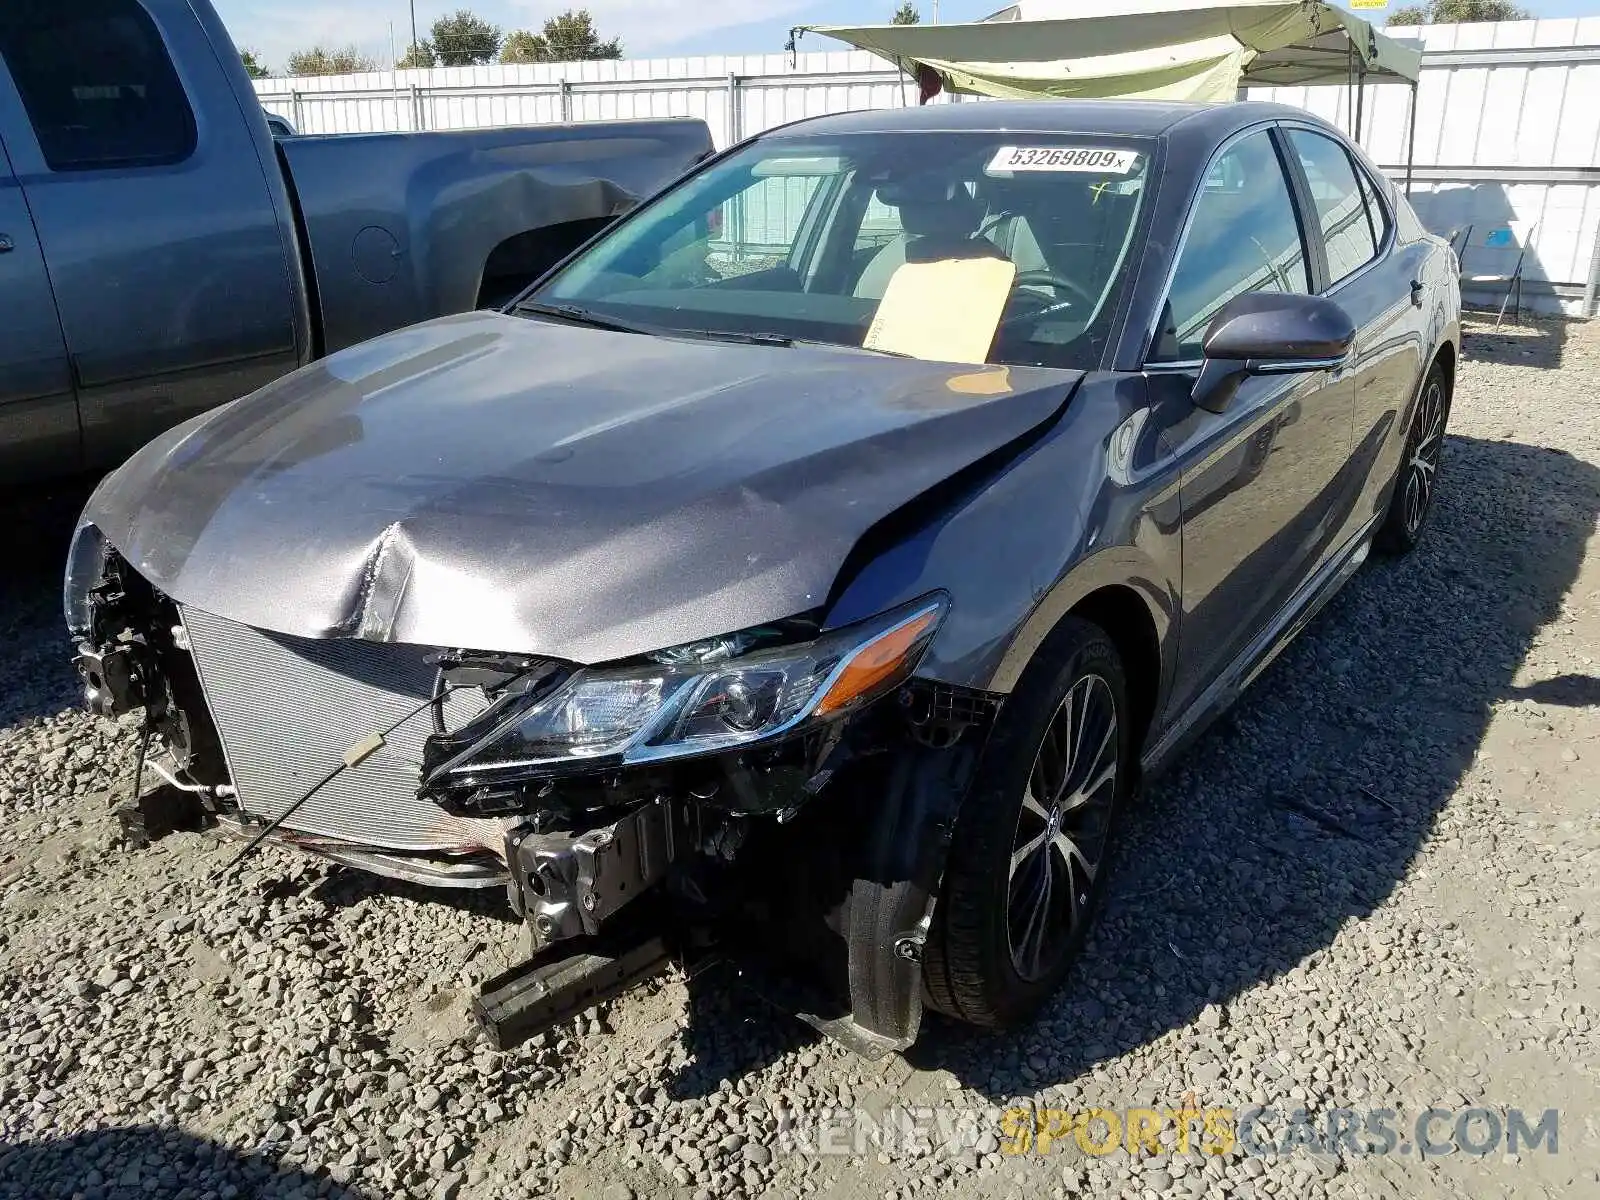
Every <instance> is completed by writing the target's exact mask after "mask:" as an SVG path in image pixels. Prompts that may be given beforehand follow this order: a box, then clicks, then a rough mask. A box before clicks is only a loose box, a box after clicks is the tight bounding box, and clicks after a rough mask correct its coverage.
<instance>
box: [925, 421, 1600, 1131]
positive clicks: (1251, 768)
mask: <svg viewBox="0 0 1600 1200" xmlns="http://www.w3.org/2000/svg"><path fill="white" fill-rule="evenodd" d="M1597 513H1600V469H1596V468H1595V467H1594V466H1593V465H1591V464H1589V463H1586V462H1584V461H1582V460H1580V459H1577V458H1575V457H1573V456H1571V455H1569V454H1566V453H1564V452H1562V451H1558V450H1551V449H1544V448H1540V447H1535V446H1528V445H1521V444H1517V443H1512V442H1502V441H1486V440H1479V439H1475V438H1466V437H1451V438H1450V439H1449V441H1448V446H1447V451H1446V460H1445V464H1444V468H1443V472H1442V490H1441V493H1440V501H1439V507H1438V509H1437V510H1436V511H1435V513H1434V514H1433V518H1432V521H1433V523H1432V525H1431V527H1430V529H1429V531H1428V536H1427V538H1426V539H1425V541H1424V543H1423V546H1422V547H1421V548H1419V549H1418V551H1417V552H1416V553H1414V554H1413V555H1411V556H1410V557H1409V558H1406V559H1403V560H1399V561H1375V562H1373V563H1372V564H1371V565H1369V566H1368V567H1367V568H1365V569H1364V570H1363V571H1361V572H1360V573H1359V574H1358V575H1357V576H1356V577H1355V578H1354V579H1353V580H1352V581H1351V583H1350V584H1349V586H1347V587H1346V588H1345V589H1344V591H1343V592H1342V593H1341V594H1340V595H1339V596H1338V597H1336V598H1335V600H1334V601H1333V602H1332V603H1330V605H1329V606H1328V608H1327V609H1325V610H1324V612H1323V613H1322V615H1320V616H1319V617H1318V618H1317V619H1316V620H1315V621H1314V622H1313V623H1312V625H1311V626H1310V627H1309V628H1308V629H1307V630H1306V632H1305V634H1304V635H1302V636H1301V637H1300V638H1299V639H1298V641H1297V642H1296V643H1295V644H1294V645H1293V646H1291V647H1290V648H1289V649H1288V650H1287V651H1285V652H1284V654H1283V656H1282V657H1281V658H1280V659H1279V660H1278V662H1276V663H1275V664H1274V665H1273V666H1272V667H1270V668H1269V669H1268V670H1267V671H1266V672H1265V673H1264V674H1263V675H1262V677H1261V678H1260V679H1259V680H1258V681H1257V682H1256V683H1255V685H1254V686H1253V687H1252V688H1251V689H1250V691H1249V693H1248V694H1247V695H1246V696H1245V697H1244V699H1243V700H1242V701H1241V702H1240V704H1239V705H1238V706H1237V708H1236V709H1235V710H1234V711H1233V713H1232V714H1230V715H1229V716H1227V717H1225V718H1224V719H1223V720H1222V721H1221V722H1220V723H1219V724H1218V725H1217V726H1215V727H1213V729H1212V731H1211V732H1210V733H1209V734H1208V735H1207V736H1206V737H1205V738H1203V739H1202V740H1201V741H1200V742H1199V743H1198V744H1197V745H1196V746H1195V747H1194V748H1193V749H1192V750H1191V751H1190V752H1189V753H1188V754H1187V755H1186V756H1185V758H1184V759H1183V760H1182V762H1181V763H1180V764H1179V765H1178V767H1177V768H1176V769H1175V771H1174V772H1173V773H1172V774H1171V775H1168V776H1166V777H1164V778H1163V779H1161V780H1159V781H1157V782H1156V783H1155V784H1154V785H1153V786H1152V787H1151V789H1150V790H1149V792H1148V794H1147V795H1146V796H1145V797H1144V799H1143V801H1142V803H1140V804H1138V805H1136V806H1135V807H1134V809H1133V811H1132V812H1130V814H1129V819H1128V820H1127V821H1126V823H1125V824H1124V826H1123V831H1122V837H1121V852H1120V856H1119V859H1118V861H1117V863H1116V864H1115V866H1114V868H1113V875H1112V878H1111V882H1110V885H1109V888H1108V892H1107V897H1106V907H1105V909H1104V911H1103V912H1102V914H1101V921H1100V924H1099V927H1098V929H1097V931H1096V933H1095V934H1094V935H1093V936H1092V937H1091V939H1090V940H1089V943H1088V946H1087V952H1086V954H1085V955H1084V956H1083V958H1082V960H1081V961H1080V962H1079V963H1078V964H1077V966H1076V967H1075V968H1074V970H1073V972H1072V973H1071V974H1070V975H1069V977H1068V980H1067V983H1066V985H1065V986H1064V987H1063V988H1062V989H1061V991H1060V992H1059V993H1058V994H1057V995H1056V996H1055V997H1054V998H1053V999H1052V1000H1051V1001H1050V1002H1049V1003H1048V1004H1047V1005H1046V1008H1045V1011H1044V1012H1043V1013H1042V1014H1041V1016H1040V1018H1039V1019H1038V1020H1037V1021H1036V1022H1034V1023H1033V1024H1032V1025H1031V1026H1029V1027H1028V1028H1026V1029H1024V1030H1023V1031H1021V1032H1020V1033H1019V1034H1015V1035H1011V1036H1006V1037H996V1036H991V1035H984V1034H980V1033H976V1032H973V1031H971V1030H968V1029H966V1028H964V1027H959V1026H956V1025H955V1024H953V1023H950V1022H944V1021H936V1022H934V1023H933V1024H934V1026H935V1027H933V1028H928V1027H925V1032H924V1036H923V1038H922V1040H921V1042H920V1043H919V1045H918V1047H917V1048H916V1049H915V1050H914V1051H913V1052H912V1054H911V1056H910V1057H911V1058H912V1061H913V1063H914V1064H915V1065H918V1066H922V1067H926V1068H944V1069H946V1070H949V1071H951V1072H953V1073H955V1074H956V1075H957V1076H958V1077H959V1078H960V1079H961V1080H962V1082H963V1083H965V1084H967V1085H968V1086H970V1087H972V1088H975V1089H977V1090H979V1091H981V1092H984V1093H986V1094H989V1095H991V1096H994V1097H1003V1096H1006V1095H1014V1094H1015V1093H1017V1092H1018V1091H1022V1090H1029V1091H1031V1090H1035V1089H1038V1088H1041V1087H1045V1086H1049V1085H1053V1084H1071V1083H1072V1082H1073V1081H1074V1080H1076V1079H1078V1078H1079V1077H1080V1076H1083V1075H1084V1074H1085V1073H1086V1072H1089V1071H1090V1070H1092V1069H1093V1068H1094V1067H1095V1065H1096V1064H1097V1063H1099V1062H1101V1061H1103V1060H1106V1059H1108V1058H1113V1057H1116V1056H1118V1055H1121V1054H1123V1053H1126V1052H1128V1051H1131V1050H1133V1049H1135V1048H1137V1047H1140V1046H1142V1045H1145V1044H1147V1043H1149V1042H1150V1041H1152V1040H1153V1039H1155V1038H1157V1037H1160V1036H1161V1035H1163V1034H1165V1033H1167V1032H1169V1031H1172V1030H1179V1029H1184V1030H1187V1034H1186V1039H1185V1042H1184V1069H1185V1076H1186V1078H1187V1080H1188V1081H1189V1083H1190V1085H1191V1086H1193V1087H1196V1088H1198V1089H1201V1090H1202V1091H1203V1090H1204V1088H1205V1087H1206V1086H1207V1085H1208V1084H1210V1083H1214V1082H1216V1081H1217V1080H1218V1079H1219V1078H1220V1077H1221V1076H1222V1074H1223V1067H1224V1064H1225V1061H1226V1057H1227V1055H1228V1053H1229V1052H1228V1051H1227V1049H1226V1047H1225V1045H1224V1042H1223V1040H1222V1039H1220V1038H1219V1037H1218V1036H1217V1030H1218V1028H1219V1027H1220V1025H1221V1024H1222V1023H1224V1022H1225V1021H1226V1020H1227V1016H1226V1005H1227V1003H1228V1001H1229V1000H1230V999H1232V998H1233V997H1235V996H1238V995H1239V994H1240V993H1242V992H1245V991H1247V990H1249V989H1251V988H1254V987H1256V986H1257V985H1259V984H1262V983H1264V982H1268V981H1271V980H1274V979H1276V978H1278V977H1280V976H1282V975H1284V974H1286V973H1288V972H1290V971H1292V970H1294V969H1295V968H1296V967H1297V966H1300V965H1301V964H1305V963H1307V962H1308V961H1310V960H1313V959H1314V958H1315V956H1317V955H1318V954H1319V953H1320V952H1321V951H1323V950H1324V949H1325V948H1326V947H1328V946H1329V944H1330V943H1331V942H1332V941H1333V939H1334V938H1335V936H1336V935H1337V934H1338V933H1339V932H1340V930H1341V929H1342V928H1343V927H1344V926H1345V925H1346V924H1348V923H1350V922H1351V921H1359V920H1361V919H1362V918H1364V917H1366V916H1368V915H1369V914H1370V913H1371V912H1372V911H1373V910H1374V908H1376V907H1377V906H1378V905H1380V904H1381V903H1382V902H1383V901H1384V900H1385V898H1386V897H1388V896H1389V894H1390V892H1391V891H1392V890H1393V889H1394V887H1395V886H1396V883H1397V882H1398V881H1399V880H1400V879H1401V878H1402V877H1403V876H1404V875H1405V872H1406V869H1407V866H1408V864H1409V863H1410V861H1411V859H1412V857H1413V856H1414V855H1415V854H1416V853H1417V851H1418V850H1419V848H1420V847H1421V845H1422V844H1423V842H1424V841H1425V840H1426V839H1427V837H1428V835H1429V831H1430V830H1431V828H1432V826H1433V823H1434V819H1435V817H1436V815H1437V814H1438V812H1439V811H1440V809H1441V808H1442V807H1443V806H1444V805H1445V804H1446V803H1447V802H1448V801H1449V800H1450V799H1451V797H1452V795H1453V794H1454V793H1455V791H1456V789H1457V787H1458V786H1459V784H1460V782H1461V780H1462V777H1463V775H1464V774H1465V772H1466V771H1467V770H1468V768H1469V767H1470V765H1471V763H1472V761H1473V758H1474V756H1475V753H1476V751H1477V749H1478V746H1479V743H1480V741H1481V740H1482V738H1483V736H1484V733H1485V731H1486V729H1487V725H1488V722H1489V719H1490V716H1491V714H1492V706H1493V705H1494V704H1495V702H1496V701H1499V700H1502V699H1506V698H1511V697H1516V696H1519V695H1526V694H1530V693H1532V692H1539V693H1541V694H1543V693H1544V692H1545V691H1546V690H1547V689H1548V688H1561V689H1562V690H1563V691H1565V690H1566V689H1569V688H1571V689H1577V688H1579V687H1581V688H1582V689H1583V690H1584V692H1585V694H1588V692H1589V689H1590V687H1591V685H1592V681H1584V682H1583V683H1582V684H1579V683H1571V684H1564V683H1560V682H1558V681H1549V683H1548V684H1547V685H1538V684H1535V685H1531V686H1530V687H1527V688H1518V687H1514V686H1513V682H1512V681H1513V676H1514V674H1515V672H1516V670H1517V668H1518V666H1519V664H1520V663H1521V661H1522V659H1523V658H1524V656H1525V655H1526V653H1527V651H1528V649H1529V647H1530V645H1531V643H1532V641H1533V639H1534V638H1535V636H1536V635H1537V634H1538V632H1539V630H1540V629H1541V627H1543V626H1544V625H1545V624H1546V623H1547V622H1548V621H1550V620H1551V619H1553V618H1554V617H1555V616H1556V615H1557V613H1558V612H1559V609H1560V605H1561V602H1562V598H1563V596H1564V595H1565V594H1566V592H1567V590H1568V588H1569V587H1570V586H1571V585H1572V583H1573V581H1574V579H1575V578H1576V576H1577V573H1578V570H1579V568H1580V565H1581V563H1582V559H1583V554H1584V550H1585V544H1586V542H1587V540H1588V539H1589V537H1590V536H1591V534H1592V531H1593V529H1594V523H1595V519H1596V514H1597ZM1069 1094H1070V1093H1069ZM1127 1099H1128V1098H1126V1097H1097V1098H1091V1102H1094V1101H1096V1100H1104V1101H1106V1102H1123V1101H1126V1100H1127ZM1140 1099H1141V1100H1142V1099H1145V1098H1143V1097H1141V1098H1140Z"/></svg>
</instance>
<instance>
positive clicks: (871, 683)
mask: <svg viewBox="0 0 1600 1200" xmlns="http://www.w3.org/2000/svg"><path fill="white" fill-rule="evenodd" d="M938 619H939V612H938V610H937V609H929V610H927V611H926V612H921V613H918V614H917V615H916V616H914V617H911V618H910V619H908V620H907V621H906V622H905V624H903V625H896V626H895V627H894V628H893V629H890V630H886V631H885V632H883V633H880V634H879V635H878V636H877V637H876V638H874V639H873V640H872V641H870V642H868V643H867V644H866V645H865V646H862V647H861V648H860V649H859V650H857V651H856V652H855V653H854V654H853V655H851V656H850V659H849V661H848V662H846V663H845V668H844V670H843V671H841V672H840V673H839V678H837V679H835V680H834V681H833V686H832V687H830V688H829V689H828V693H827V695H825V696H823V697H822V699H821V700H820V701H819V702H818V704H817V707H816V709H815V710H814V711H815V713H816V715H817V716H819V717H822V716H827V715H828V714H829V713H833V712H838V711H839V710H840V709H842V708H846V707H848V706H849V705H850V704H852V703H854V702H855V701H856V700H859V699H861V698H862V697H863V696H871V695H873V694H874V693H876V692H879V691H881V690H882V689H883V687H884V686H885V685H886V684H888V683H890V682H892V681H897V680H898V679H900V678H902V677H903V676H904V675H905V674H907V673H908V672H909V671H910V669H911V667H912V665H913V664H912V663H911V661H910V658H911V653H912V651H913V650H915V649H916V648H917V645H918V644H919V643H920V642H921V641H922V638H923V635H924V634H926V633H927V632H928V631H929V630H930V629H931V628H932V627H933V625H934V623H935V622H936V621H937V620H938Z"/></svg>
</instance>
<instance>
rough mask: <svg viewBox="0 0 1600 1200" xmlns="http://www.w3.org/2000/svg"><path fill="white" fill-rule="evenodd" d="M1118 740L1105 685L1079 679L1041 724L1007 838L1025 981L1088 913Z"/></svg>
mask: <svg viewBox="0 0 1600 1200" xmlns="http://www.w3.org/2000/svg"><path fill="white" fill-rule="evenodd" d="M1118 744H1119V739H1118V737H1117V704H1116V699H1115V698H1114V696H1113V695H1112V691H1111V687H1110V685H1109V684H1107V682H1106V681H1105V680H1104V679H1103V678H1101V677H1100V676H1099V675H1085V676H1083V677H1082V678H1080V679H1079V680H1077V682H1075V683H1074V684H1073V685H1072V687H1071V688H1070V689H1069V690H1068V692H1067V694H1066V696H1065V697H1064V698H1063V699H1062V701H1061V704H1060V706H1059V707H1058V708H1057V709H1056V711H1055V714H1054V715H1053V716H1052V717H1051V718H1050V724H1049V725H1048V726H1047V727H1046V729H1045V734H1044V738H1043V740H1042V741H1041V742H1040V744H1039V750H1038V753H1037V754H1036V755H1035V756H1034V762H1033V769H1032V770H1031V771H1030V772H1029V775H1028V782H1027V787H1026V791H1025V792H1024V793H1023V798H1022V809H1021V812H1020V813H1019V814H1018V816H1017V828H1016V833H1015V836H1014V837H1013V840H1012V849H1011V860H1010V868H1009V871H1008V874H1007V880H1006V886H1007V901H1006V936H1007V940H1008V942H1009V944H1010V949H1011V965H1012V967H1013V968H1014V969H1015V970H1016V972H1017V975H1018V976H1019V977H1021V978H1022V979H1025V980H1028V981H1030V982H1031V981H1033V980H1037V979H1041V978H1043V977H1044V976H1045V975H1046V974H1048V973H1049V971H1050V969H1051V968H1052V967H1053V966H1054V965H1055V964H1056V962H1057V961H1058V960H1059V958H1060V955H1061V954H1062V953H1064V952H1065V950H1066V948H1067V947H1068V946H1069V945H1070V944H1071V943H1072V941H1073V940H1074V939H1075V937H1076V936H1077V934H1078V933H1079V931H1080V930H1081V929H1082V928H1083V926H1084V924H1085V922H1086V921H1087V919H1088V913H1089V906H1090V901H1091V898H1092V896H1093V894H1094V882H1095V879H1096V877H1097V876H1098V874H1099V873H1100V869H1101V867H1102V866H1103V860H1104V857H1105V852H1106V844H1107V840H1108V838H1107V835H1108V834H1109V832H1110V826H1111V813H1112V806H1113V802H1114V800H1115V798H1116V794H1117V772H1118V770H1119V768H1120V754H1119V750H1118Z"/></svg>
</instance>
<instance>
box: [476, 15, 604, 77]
mask: <svg viewBox="0 0 1600 1200" xmlns="http://www.w3.org/2000/svg"><path fill="white" fill-rule="evenodd" d="M513 55H515V57H513ZM621 57H622V39H621V38H612V39H611V40H610V41H605V42H602V41H601V40H600V35H599V33H597V32H596V31H595V27H594V18H593V17H592V16H590V15H589V10H588V9H586V8H583V9H579V10H578V11H576V12H574V11H572V10H571V9H568V10H567V11H566V12H564V13H562V14H561V15H560V16H559V17H551V18H550V19H549V20H548V21H546V22H545V23H544V32H543V33H529V32H528V31H527V30H526V29H519V30H517V31H516V32H514V33H513V34H512V35H511V36H510V37H508V38H506V46H505V49H504V50H503V51H501V54H500V61H501V62H524V63H526V62H583V61H585V60H588V59H595V58H621Z"/></svg>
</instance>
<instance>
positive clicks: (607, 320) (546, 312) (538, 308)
mask: <svg viewBox="0 0 1600 1200" xmlns="http://www.w3.org/2000/svg"><path fill="white" fill-rule="evenodd" d="M512 311H513V312H519V313H533V314H535V315H537V316H541V317H560V318H561V319H562V320H563V321H573V322H576V323H577V324H579V325H588V326H591V327H593V328H595V329H610V330H613V331H615V332H617V333H654V334H663V333H670V332H672V331H671V330H668V329H657V328H656V327H655V326H653V325H639V324H636V323H635V322H633V321H621V320H618V319H617V318H616V317H607V316H602V315H601V314H600V313H597V312H595V311H593V310H592V309H587V308H579V307H578V306H577V305H576V304H545V303H543V302H542V301H539V300H524V301H523V302H522V303H521V304H519V305H517V306H516V307H515V308H514V309H512Z"/></svg>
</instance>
